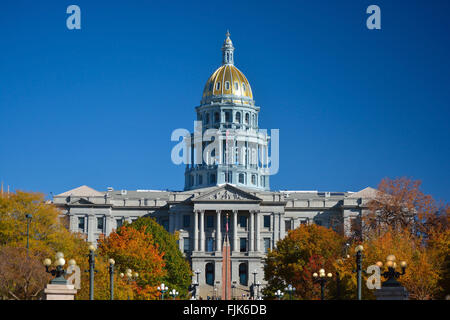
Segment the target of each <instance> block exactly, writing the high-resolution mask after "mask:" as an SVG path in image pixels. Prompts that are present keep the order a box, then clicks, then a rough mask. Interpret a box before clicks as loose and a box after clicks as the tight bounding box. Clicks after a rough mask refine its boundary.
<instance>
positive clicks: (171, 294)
mask: <svg viewBox="0 0 450 320" xmlns="http://www.w3.org/2000/svg"><path fill="white" fill-rule="evenodd" d="M169 295H170V296H171V297H172V298H173V300H175V298H176V297H177V296H178V295H179V292H178V291H177V290H175V289H172V290H171V291H170V292H169Z"/></svg>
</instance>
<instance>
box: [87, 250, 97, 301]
mask: <svg viewBox="0 0 450 320" xmlns="http://www.w3.org/2000/svg"><path fill="white" fill-rule="evenodd" d="M95 256H96V254H95V247H94V246H93V245H92V244H91V245H90V246H89V254H88V257H89V300H94V273H95Z"/></svg>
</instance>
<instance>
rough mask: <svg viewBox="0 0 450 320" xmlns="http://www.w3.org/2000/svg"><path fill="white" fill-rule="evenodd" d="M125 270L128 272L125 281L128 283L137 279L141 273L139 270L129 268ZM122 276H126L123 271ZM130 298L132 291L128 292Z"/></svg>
mask: <svg viewBox="0 0 450 320" xmlns="http://www.w3.org/2000/svg"><path fill="white" fill-rule="evenodd" d="M125 272H126V278H125V281H126V282H127V283H128V284H131V283H132V282H133V281H136V280H137V278H138V277H139V273H137V272H135V273H133V271H132V270H131V269H127V270H126V271H125ZM120 277H121V278H122V279H123V278H124V277H125V275H124V274H123V273H121V274H120ZM128 300H130V293H129V292H128Z"/></svg>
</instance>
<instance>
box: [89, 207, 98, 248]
mask: <svg viewBox="0 0 450 320" xmlns="http://www.w3.org/2000/svg"><path fill="white" fill-rule="evenodd" d="M96 222H97V221H95V215H93V214H90V215H89V216H88V219H87V234H88V242H91V243H93V244H94V245H96V241H95V235H94V231H95V229H96V228H97V223H96Z"/></svg>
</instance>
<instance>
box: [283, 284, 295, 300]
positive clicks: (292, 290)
mask: <svg viewBox="0 0 450 320" xmlns="http://www.w3.org/2000/svg"><path fill="white" fill-rule="evenodd" d="M284 290H285V291H287V292H288V293H289V300H292V294H293V293H294V292H295V287H294V286H293V285H292V284H288V286H287V287H286V289H284Z"/></svg>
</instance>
